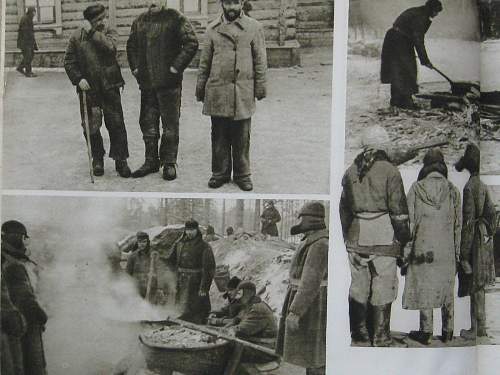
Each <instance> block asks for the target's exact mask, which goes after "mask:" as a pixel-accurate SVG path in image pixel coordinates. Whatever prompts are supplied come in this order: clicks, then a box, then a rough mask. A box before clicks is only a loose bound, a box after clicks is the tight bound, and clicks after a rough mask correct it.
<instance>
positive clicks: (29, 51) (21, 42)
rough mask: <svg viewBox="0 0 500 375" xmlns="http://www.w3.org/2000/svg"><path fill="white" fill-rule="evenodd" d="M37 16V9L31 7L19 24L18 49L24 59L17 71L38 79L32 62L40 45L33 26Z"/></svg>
mask: <svg viewBox="0 0 500 375" xmlns="http://www.w3.org/2000/svg"><path fill="white" fill-rule="evenodd" d="M35 15H36V8H35V7H33V6H29V7H28V9H27V11H26V14H25V15H24V16H22V17H21V21H20V22H19V30H18V32H17V48H19V49H20V50H21V53H22V56H23V59H22V60H21V62H20V63H19V65H18V66H17V71H18V72H19V73H22V74H24V75H25V76H26V77H30V78H31V77H36V74H34V73H33V72H32V69H31V62H32V61H33V56H34V54H35V51H38V45H37V44H36V40H35V28H34V26H33V18H34V17H35Z"/></svg>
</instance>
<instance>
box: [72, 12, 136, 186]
mask: <svg viewBox="0 0 500 375" xmlns="http://www.w3.org/2000/svg"><path fill="white" fill-rule="evenodd" d="M83 17H84V18H85V21H84V22H83V26H82V27H81V28H79V29H78V30H76V31H75V32H74V33H73V35H72V36H71V38H70V40H69V44H68V47H67V48H66V55H65V56H64V68H65V69H66V74H67V75H68V77H69V79H70V81H71V83H73V85H75V86H76V89H77V92H78V95H79V98H80V114H81V116H82V119H84V118H85V117H84V115H85V113H84V111H85V105H84V103H83V95H86V97H87V108H86V109H87V114H88V119H89V124H88V126H89V128H90V145H91V149H92V167H93V173H94V175H95V176H102V175H103V174H104V155H105V153H106V152H105V150H104V145H103V139H102V136H101V131H100V124H101V121H102V116H104V122H105V124H106V128H107V129H108V133H109V139H110V150H109V157H110V158H112V159H114V161H115V169H116V171H117V172H118V174H119V175H120V176H121V177H124V178H127V177H130V173H131V172H130V168H129V167H128V164H127V158H128V156H129V154H128V141H127V130H126V128H125V121H124V118H123V109H122V103H121V95H120V88H121V87H123V86H124V85H125V82H124V80H123V77H122V74H121V71H120V66H119V65H118V61H117V59H116V52H117V40H118V33H117V32H116V31H115V30H112V29H110V28H109V27H108V26H107V22H106V9H105V8H104V6H103V5H101V4H97V5H91V6H89V7H87V8H86V9H85V10H84V12H83ZM82 121H84V120H82ZM83 134H84V136H85V137H88V136H89V135H88V134H86V132H85V131H84V133H83Z"/></svg>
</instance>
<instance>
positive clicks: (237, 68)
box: [196, 0, 267, 191]
mask: <svg viewBox="0 0 500 375" xmlns="http://www.w3.org/2000/svg"><path fill="white" fill-rule="evenodd" d="M220 1H221V6H222V15H221V16H220V17H218V18H217V19H216V20H215V21H213V22H212V23H211V24H210V25H209V26H208V28H207V32H206V43H205V45H204V46H203V49H202V52H201V57H200V65H199V70H198V82H197V85H196V98H197V100H198V101H200V102H203V114H204V115H207V116H211V121H212V177H211V178H210V180H209V182H208V186H209V187H211V188H214V189H215V188H218V187H221V186H222V185H224V184H225V183H227V182H229V181H230V180H231V173H232V174H233V180H234V182H235V183H236V184H237V185H238V186H239V187H240V189H242V190H244V191H249V190H252V189H253V184H252V180H251V178H250V175H251V170H250V127H251V118H252V115H253V114H254V112H255V98H257V100H261V99H263V98H265V96H266V71H267V57H266V43H265V37H264V31H263V27H262V25H261V24H260V23H259V22H258V21H256V20H254V19H253V18H250V17H248V16H246V15H245V14H244V12H243V11H242V2H243V1H242V0H220Z"/></svg>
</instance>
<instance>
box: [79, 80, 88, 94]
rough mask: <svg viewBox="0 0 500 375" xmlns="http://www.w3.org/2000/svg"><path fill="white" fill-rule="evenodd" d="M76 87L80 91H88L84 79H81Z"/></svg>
mask: <svg viewBox="0 0 500 375" xmlns="http://www.w3.org/2000/svg"><path fill="white" fill-rule="evenodd" d="M78 87H79V88H80V90H82V91H89V90H90V85H89V83H88V82H87V80H86V79H85V78H82V79H81V81H80V83H78Z"/></svg>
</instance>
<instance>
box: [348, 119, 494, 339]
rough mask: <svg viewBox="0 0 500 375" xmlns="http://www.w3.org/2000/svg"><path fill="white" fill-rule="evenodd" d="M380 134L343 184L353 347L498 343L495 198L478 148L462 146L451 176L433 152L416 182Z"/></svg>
mask: <svg viewBox="0 0 500 375" xmlns="http://www.w3.org/2000/svg"><path fill="white" fill-rule="evenodd" d="M377 135H378V137H377V138H372V140H371V142H370V144H369V145H367V146H366V149H365V150H364V151H363V152H362V153H361V154H360V155H359V156H358V157H357V158H356V160H355V161H354V162H353V163H352V165H351V166H350V167H349V168H348V169H347V170H346V172H345V174H344V177H343V180H342V195H341V200H340V207H339V210H340V221H341V225H342V233H343V237H344V243H345V248H346V250H347V254H348V256H347V258H348V259H347V263H348V266H349V270H350V286H349V292H348V297H347V298H346V299H347V300H348V304H347V303H346V309H347V308H348V310H349V323H350V336H351V345H352V346H361V347H370V346H373V347H403V348H408V347H411V348H425V347H452V346H454V347H459V346H473V345H490V344H493V343H496V342H498V340H499V333H500V332H499V330H498V323H499V322H498V312H497V311H496V310H494V309H492V308H491V307H490V306H491V304H495V299H496V300H498V298H499V297H500V295H499V294H497V285H496V282H497V279H496V273H495V267H496V264H497V261H496V260H495V253H496V252H498V249H494V245H493V244H494V239H495V238H496V237H498V236H497V235H496V231H497V226H498V219H497V211H498V196H497V194H498V191H496V190H495V191H491V189H490V188H489V187H488V186H487V185H486V184H485V183H484V182H483V181H482V180H481V177H480V175H479V171H480V159H481V157H480V150H479V148H478V147H477V146H476V145H475V144H473V143H470V144H468V145H467V147H466V149H465V151H464V153H463V155H462V156H461V158H460V159H459V160H458V162H457V163H455V164H454V166H453V169H451V168H448V166H447V160H446V157H445V156H444V153H443V151H442V150H441V149H440V148H437V147H435V148H432V149H430V150H428V151H427V152H426V154H425V156H424V158H423V163H422V164H421V165H419V168H420V169H419V171H418V173H414V174H408V173H407V174H405V175H403V174H402V173H401V172H400V170H399V168H398V166H397V164H395V163H393V162H392V161H391V159H390V153H389V151H387V150H388V145H389V143H388V141H387V139H388V138H387V134H384V131H383V129H379V130H378V133H377ZM382 135H385V138H384V137H382ZM497 240H498V238H497ZM497 245H498V244H497ZM496 256H497V257H498V254H497V255H496ZM487 292H488V294H487ZM490 293H491V294H490ZM486 296H487V300H486ZM347 306H348V307H347ZM486 306H488V307H489V308H488V309H487V308H486Z"/></svg>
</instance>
